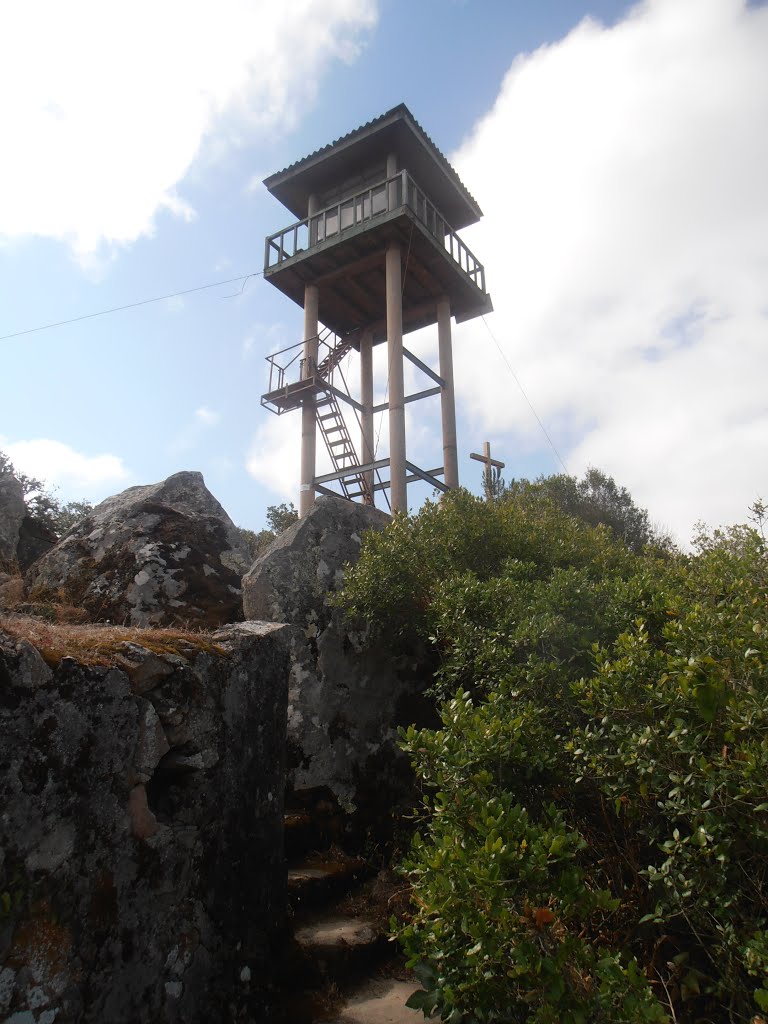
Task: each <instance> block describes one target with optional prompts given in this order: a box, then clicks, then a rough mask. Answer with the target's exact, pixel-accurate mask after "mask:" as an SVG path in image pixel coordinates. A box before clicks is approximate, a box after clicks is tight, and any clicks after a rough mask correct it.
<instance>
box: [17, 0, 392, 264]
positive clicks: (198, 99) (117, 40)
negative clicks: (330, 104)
mask: <svg viewBox="0 0 768 1024" xmlns="http://www.w3.org/2000/svg"><path fill="white" fill-rule="evenodd" d="M375 16H376V15H375V0H292V2H291V3H290V4H288V3H283V4H275V3H271V2H268V0H219V2H218V3H217V4H216V5H215V7H214V6H211V4H210V3H206V2H203V0H164V2H163V3H156V2H154V0H134V2H133V3H131V4H127V3H125V2H122V3H117V2H112V3H104V2H103V0H71V2H69V3H66V4H62V3H60V2H58V0H40V2H37V3H29V4H4V5H3V6H2V11H0V95H1V96H3V97H4V98H5V99H4V102H3V103H2V104H0V138H2V140H3V160H2V162H0V238H2V237H3V236H5V237H6V238H13V237H20V236H26V235H40V236H46V237H53V238H57V239H62V240H66V241H68V242H70V243H71V244H72V245H73V247H74V248H75V250H76V252H77V253H78V254H80V255H81V256H82V257H83V258H84V259H86V260H87V259H88V257H89V256H91V257H92V254H93V253H94V251H95V250H97V249H98V248H99V246H100V245H101V244H102V243H116V244H120V243H127V242H131V241H132V240H134V239H136V238H137V237H139V236H140V235H143V234H151V233H152V231H153V229H154V224H155V220H156V218H157V216H158V214H159V213H161V212H163V211H165V212H168V213H170V214H171V215H172V216H175V217H179V218H182V219H186V220H189V219H190V218H191V217H192V216H194V212H193V210H192V209H191V207H190V206H189V203H188V202H187V201H186V200H185V199H184V197H183V196H182V195H181V194H180V193H179V191H178V190H177V188H178V186H179V183H180V182H181V181H182V179H183V178H184V176H185V175H186V173H187V172H188V170H189V168H190V166H191V165H192V163H193V161H194V160H195V159H196V158H197V157H199V156H200V155H201V150H202V149H203V148H204V147H205V150H206V151H207V153H208V155H210V153H211V152H213V151H216V152H221V151H222V150H223V149H226V147H227V146H228V145H231V144H238V143H240V142H242V141H243V140H245V139H248V138H251V137H253V135H254V134H255V133H259V132H267V131H271V132H274V131H285V130H287V129H289V128H290V127H291V126H292V125H293V124H294V123H295V121H296V119H297V117H298V115H299V112H300V110H301V109H302V108H303V107H306V105H307V104H308V103H310V102H311V100H312V98H313V96H314V94H315V92H316V89H317V84H318V80H319V78H320V76H321V75H322V73H323V71H324V69H325V68H326V66H327V65H328V64H329V62H331V61H334V60H342V61H350V60H352V59H353V58H354V57H355V56H356V54H357V52H358V47H359V40H360V38H361V33H362V32H364V31H365V30H367V29H369V28H370V27H371V26H372V25H373V24H374V22H375Z"/></svg>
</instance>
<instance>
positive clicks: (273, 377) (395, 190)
mask: <svg viewBox="0 0 768 1024" xmlns="http://www.w3.org/2000/svg"><path fill="white" fill-rule="evenodd" d="M264 184H265V185H266V187H267V188H268V189H269V191H270V192H271V193H272V195H273V196H275V197H276V198H277V199H279V200H280V202H281V203H282V204H283V205H284V206H285V207H287V208H288V209H289V210H290V211H291V213H292V214H293V215H294V216H295V217H298V218H299V219H298V220H297V221H296V222H295V223H293V224H291V225H290V226H289V227H287V228H283V230H282V231H278V232H277V233H276V234H274V235H270V236H269V237H268V238H267V240H266V244H265V253H264V277H265V279H266V280H267V281H269V282H271V283H272V284H273V285H274V286H275V287H276V288H279V289H280V291H282V292H283V293H284V294H285V295H287V296H288V297H289V298H291V299H293V301H294V302H296V303H298V305H300V306H302V307H303V309H304V340H303V341H302V342H299V343H298V345H293V346H289V347H288V348H287V349H283V350H282V351H281V352H278V353H275V354H273V355H271V356H268V357H267V358H268V362H269V365H270V381H269V391H268V392H267V393H266V394H264V395H262V399H261V403H262V405H264V406H265V407H267V408H269V409H271V410H272V411H273V412H276V413H277V414H278V415H280V414H282V413H284V412H287V411H290V410H293V409H301V423H302V426H301V485H300V492H299V514H300V515H301V516H304V515H306V514H307V512H308V511H309V510H310V508H311V507H312V504H313V503H314V500H315V494H316V493H318V492H319V493H321V494H338V493H339V492H338V491H334V490H333V489H332V488H331V486H329V485H333V484H335V485H337V486H339V487H340V488H341V492H340V493H341V494H342V496H344V497H347V498H350V499H355V498H362V500H363V501H364V502H365V503H367V504H371V505H372V504H374V495H375V492H376V491H379V490H384V491H386V489H387V488H389V490H390V504H391V507H392V509H393V510H398V509H399V510H403V511H407V507H408V501H407V485H408V483H409V482H412V481H414V480H426V481H427V482H428V483H429V484H431V485H432V486H434V487H435V488H437V489H438V490H441V491H446V490H449V489H450V488H453V487H458V484H459V472H458V458H457V451H456V413H455V406H454V389H453V354H452V348H451V317H454V318H455V319H456V321H457V322H461V321H464V320H469V319H471V318H472V317H476V316H480V315H481V314H483V313H485V312H489V311H490V310H491V309H492V308H493V307H492V305H491V300H490V296H489V295H488V293H487V292H486V290H485V271H484V268H483V266H482V264H481V263H480V262H479V261H478V260H477V259H476V258H475V256H474V255H473V254H472V253H471V252H470V251H469V249H468V248H467V246H466V245H465V244H464V242H462V240H461V239H460V238H459V236H458V234H457V233H456V232H457V230H458V229H461V228H463V227H466V226H467V225H469V224H474V223H475V222H476V221H478V220H479V219H480V217H481V216H482V211H481V210H480V207H479V206H478V205H477V203H476V202H475V200H474V199H473V198H472V196H471V195H470V194H469V192H468V191H467V189H466V188H465V187H464V185H463V184H462V182H461V180H460V179H459V176H458V174H457V173H456V171H455V170H454V169H453V167H452V166H451V165H450V163H449V162H448V160H446V158H445V157H444V156H443V154H442V153H441V152H440V150H439V149H438V148H437V146H435V144H434V143H433V142H432V140H431V139H430V138H429V136H428V135H427V134H426V132H425V131H424V129H423V128H422V127H421V125H419V123H418V122H417V121H416V120H415V118H414V117H413V115H412V114H411V112H410V111H409V110H408V108H407V107H406V106H405V105H404V104H401V105H400V106H397V107H394V108H393V109H392V110H389V111H388V112H387V113H386V114H382V115H381V116H380V117H377V118H375V119H374V120H373V121H369V122H368V124H365V125H363V126H362V127H360V128H357V129H356V130H355V131H353V132H350V133H349V134H348V135H345V136H344V137H343V138H340V139H338V140H337V141H336V142H333V143H331V144H329V145H327V146H324V147H323V148H322V149H319V150H317V151H316V152H315V153H312V154H311V155H310V156H307V157H305V158H304V159H303V160H299V161H298V162H296V163H294V164H291V166H290V167H287V168H286V169H285V170H283V171H278V172H277V173H276V174H272V175H270V176H269V177H268V178H266V179H265V181H264ZM432 324H437V328H438V348H439V374H436V373H434V372H433V370H432V369H431V368H430V367H429V366H427V365H426V364H425V363H423V362H422V361H421V360H420V359H418V358H417V357H416V356H415V355H413V353H411V352H409V351H408V349H406V348H404V346H403V335H405V334H408V333H409V332H410V331H415V330H417V329H418V328H421V327H426V326H429V325H432ZM384 341H386V342H387V349H388V353H387V354H388V358H387V366H388V374H387V389H388V390H387V395H388V400H387V401H386V402H384V403H383V404H381V405H374V404H373V394H374V381H373V346H374V345H377V344H379V343H381V342H384ZM353 348H354V349H357V350H358V351H359V353H360V391H359V401H358V400H357V399H354V398H353V397H352V396H351V394H350V393H349V388H348V387H347V385H346V381H345V380H344V378H343V375H342V376H341V379H339V376H340V374H341V370H342V368H341V361H342V359H343V358H344V357H345V356H346V355H347V354H348V353H349V352H350V351H351V350H352V349H353ZM404 357H405V358H407V359H409V360H410V361H411V362H412V363H413V364H415V365H416V366H417V367H418V368H419V369H420V370H421V371H422V372H423V373H424V374H426V376H427V377H429V378H431V383H432V384H433V385H434V386H432V387H429V388H426V389H425V390H422V391H419V392H417V393H416V394H412V395H405V393H404V364H403V359H404ZM438 394H439V395H440V398H441V413H442V431H443V465H442V466H440V467H438V468H435V469H429V470H425V469H422V468H420V467H418V466H416V465H414V464H413V463H412V462H410V461H409V460H408V459H407V457H406V452H407V449H406V437H405V406H406V404H407V403H409V402H414V401H417V400H420V399H424V398H429V397H431V396H434V395H438ZM339 402H342V403H344V404H345V405H346V406H347V408H348V409H351V410H353V413H354V416H355V418H356V419H357V422H358V425H359V430H360V445H361V447H360V456H359V457H358V454H357V452H356V449H355V446H354V443H353V441H352V437H351V435H350V432H349V428H348V425H347V421H346V419H345V417H344V415H343V413H342V406H340V405H339ZM385 410H386V411H388V413H389V458H388V459H377V458H376V451H375V445H374V415H375V414H376V413H379V412H383V411H385ZM318 429H319V430H320V433H321V434H322V437H323V439H324V441H325V443H326V445H327V447H328V451H329V453H330V456H331V462H332V465H333V467H334V471H333V472H332V473H328V474H325V475H322V476H317V475H316V439H317V430H318ZM387 469H388V470H389V480H384V479H382V476H381V474H382V471H386V470H387ZM439 477H442V479H438V478H439Z"/></svg>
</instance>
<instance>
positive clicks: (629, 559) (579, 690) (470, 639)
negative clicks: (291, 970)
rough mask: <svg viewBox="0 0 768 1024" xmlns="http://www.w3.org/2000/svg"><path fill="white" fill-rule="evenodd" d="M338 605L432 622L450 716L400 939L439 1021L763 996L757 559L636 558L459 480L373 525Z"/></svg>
mask: <svg viewBox="0 0 768 1024" xmlns="http://www.w3.org/2000/svg"><path fill="white" fill-rule="evenodd" d="M346 588H347V589H346V601H347V602H348V605H349V607H350V610H351V611H352V612H353V613H355V614H357V615H361V616H363V617H365V618H367V619H369V620H370V621H371V622H372V624H378V627H379V628H380V629H381V630H383V631H392V633H393V634H395V635H399V636H406V635H413V634H416V635H419V636H422V637H428V638H430V639H431V641H432V644H433V649H434V651H435V656H436V658H437V659H438V668H437V675H436V683H435V692H436V695H437V696H438V698H439V699H440V700H441V706H440V711H441V717H442V728H440V729H438V730H430V729H422V730H416V729H413V728H412V729H409V730H408V731H407V733H405V734H404V737H403V745H404V748H405V749H406V750H407V751H408V753H409V754H410V756H411V759H412V761H413V764H414V767H415V769H416V772H417V775H418V777H419V779H420V780H421V783H422V786H423V791H424V807H423V811H422V820H421V827H420V830H419V832H418V834H417V836H416V838H415V841H414V844H413V848H412V850H411V854H410V856H409V858H408V861H407V863H406V865H405V869H406V870H407V871H408V873H409V874H410V877H411V880H412V884H413V891H414V914H413V918H412V920H411V922H410V923H409V924H408V925H407V926H406V927H405V929H404V930H403V931H402V933H401V936H400V938H401V941H402V942H403V944H404V946H405V949H406V951H407V953H408V955H409V957H410V959H411V961H412V962H413V963H414V964H416V965H418V969H419V971H420V972H421V976H422V979H423V981H424V984H425V992H423V993H420V994H419V995H417V996H416V997H415V1000H414V1005H416V1004H418V1005H420V1006H422V1008H424V1009H425V1010H429V1011H431V1010H435V1011H436V1012H438V1013H439V1014H440V1016H441V1017H442V1018H443V1019H444V1020H450V1021H464V1022H467V1024H469V1022H496V1021H509V1022H512V1021H514V1022H518V1021H519V1022H535V1024H545V1022H547V1024H548V1022H554V1021H564V1022H572V1024H578V1022H584V1024H587V1022H590V1024H591V1022H598V1021H605V1022H623V1021H627V1022H629V1021H632V1022H640V1021H661V1020H667V1019H673V1020H677V1021H680V1022H683V1021H686V1022H691V1024H693V1022H697V1021H718V1022H719V1021H731V1020H733V1021H737V1020H747V1021H748V1020H750V1018H751V1017H752V1015H754V1014H755V1013H756V1012H757V1011H758V1010H759V1009H766V1008H768V973H766V971H767V968H768V877H767V876H766V872H767V871H768V858H767V857H766V850H768V795H767V794H766V784H765V780H766V778H767V777H768V681H767V673H766V666H767V664H768V661H767V659H768V601H767V600H766V591H767V590H768V555H767V554H766V546H765V542H764V541H763V539H762V537H761V536H760V535H759V533H757V532H756V531H754V530H751V529H748V528H746V527H740V528H735V529H733V530H731V531H726V532H721V533H718V534H715V535H712V536H705V535H702V536H701V537H700V538H699V543H698V548H697V551H696V553H695V554H694V555H692V556H682V555H676V556H671V555H670V554H669V553H668V552H667V553H665V556H664V557H663V558H661V557H656V556H655V555H654V554H653V553H652V552H649V551H648V550H646V551H645V552H643V553H637V552H634V551H632V550H630V548H628V546H627V545H626V544H625V543H623V542H622V541H621V540H620V539H618V538H617V537H616V536H615V534H614V533H613V532H612V531H610V530H608V529H606V528H605V527H603V526H597V527H590V526H588V525H586V524H585V523H584V522H583V521H580V520H579V519H576V518H574V517H571V516H569V515H568V514H567V513H565V512H564V511H563V510H562V509H561V508H560V507H558V506H556V505H555V504H554V503H553V502H552V501H551V500H549V499H548V498H547V497H546V495H542V494H538V495H533V494H530V493H529V494H528V495H527V497H526V500H525V501H519V502H492V503H487V502H482V501H479V500H477V499H474V498H472V497H471V496H470V495H467V494H465V493H456V494H453V495H451V496H449V498H448V499H447V500H446V501H444V502H443V504H441V505H440V506H434V505H430V506H427V507H425V509H423V510H422V512H421V513H419V515H417V516H415V517H413V518H410V519H409V518H406V517H398V518H396V520H395V522H394V523H393V525H392V527H391V528H390V529H389V530H388V531H385V532H384V533H381V534H375V535H371V536H369V537H366V538H365V541H364V547H363V554H362V557H361V560H360V562H359V563H358V565H357V566H356V567H355V568H354V569H352V570H350V571H349V572H348V574H347V583H346Z"/></svg>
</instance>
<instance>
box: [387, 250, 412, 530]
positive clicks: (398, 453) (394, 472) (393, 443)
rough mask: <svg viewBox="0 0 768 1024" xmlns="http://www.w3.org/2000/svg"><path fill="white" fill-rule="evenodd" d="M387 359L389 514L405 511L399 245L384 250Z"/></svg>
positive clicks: (401, 307)
mask: <svg viewBox="0 0 768 1024" xmlns="http://www.w3.org/2000/svg"><path fill="white" fill-rule="evenodd" d="M386 267H387V357H388V366H389V375H388V379H389V473H390V481H391V491H390V500H391V502H392V511H393V512H397V511H401V512H407V511H408V486H407V484H406V482H405V477H406V468H405V383H404V379H403V293H402V280H401V269H400V243H399V242H390V243H389V245H388V246H387V256H386Z"/></svg>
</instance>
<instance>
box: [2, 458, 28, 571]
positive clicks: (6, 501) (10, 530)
mask: <svg viewBox="0 0 768 1024" xmlns="http://www.w3.org/2000/svg"><path fill="white" fill-rule="evenodd" d="M26 514H27V506H26V505H25V504H24V488H23V487H22V486H21V481H20V480H17V479H16V477H15V476H14V475H13V473H0V562H12V561H13V560H14V559H15V558H16V549H17V546H18V543H19V530H20V529H21V524H22V522H23V520H24V517H25V516H26Z"/></svg>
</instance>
